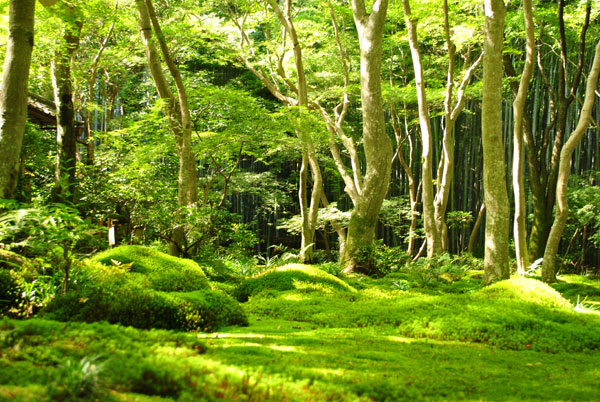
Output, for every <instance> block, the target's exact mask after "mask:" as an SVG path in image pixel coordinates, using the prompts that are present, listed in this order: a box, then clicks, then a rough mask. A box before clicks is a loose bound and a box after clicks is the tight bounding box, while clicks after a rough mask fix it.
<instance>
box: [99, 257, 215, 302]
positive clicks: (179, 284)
mask: <svg viewBox="0 0 600 402" xmlns="http://www.w3.org/2000/svg"><path fill="white" fill-rule="evenodd" d="M92 261H96V262H100V263H102V264H104V265H106V266H115V265H128V264H131V266H130V267H129V271H130V272H132V273H137V274H142V275H143V276H144V277H146V278H148V281H149V283H150V286H151V287H152V289H154V290H160V291H165V292H189V291H193V290H198V289H207V288H208V287H209V286H208V280H207V279H206V275H204V272H203V271H202V268H200V266H199V265H198V264H197V263H196V262H194V261H192V260H188V259H183V258H177V257H172V256H170V255H167V254H165V253H161V252H160V251H156V250H154V249H151V248H148V247H142V246H120V247H116V248H113V249H110V250H106V251H104V252H102V253H99V254H96V255H95V256H94V257H92Z"/></svg>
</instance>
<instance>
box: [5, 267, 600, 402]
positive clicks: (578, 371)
mask: <svg viewBox="0 0 600 402" xmlns="http://www.w3.org/2000/svg"><path fill="white" fill-rule="evenodd" d="M525 281H531V283H534V282H537V281H532V280H525ZM348 283H349V284H350V285H352V286H354V287H355V288H356V289H358V290H357V292H356V294H353V295H346V296H344V295H340V294H328V293H327V292H325V291H320V292H314V291H307V290H306V289H296V290H292V291H285V292H267V294H266V295H265V294H263V295H262V296H260V297H253V298H252V297H251V298H250V301H249V302H248V303H245V309H246V311H247V312H248V314H249V322H250V325H249V326H247V327H227V328H221V329H220V330H219V332H215V333H183V332H175V331H164V330H150V331H146V330H138V329H134V328H131V327H122V326H119V325H110V324H107V323H104V322H102V323H92V324H85V323H75V322H67V323H63V322H57V321H51V320H44V319H37V318H36V319H30V320H20V321H17V320H8V319H4V320H3V321H0V400H2V401H4V400H10V401H15V400H16V401H44V400H47V401H60V400H63V401H69V400H70V401H77V400H97V401H105V400H106V401H166V400H179V401H197V400H219V399H225V400H240V401H246V400H251V401H266V400H277V401H279V400H282V401H296V400H298V401H326V400H329V401H354V400H356V401H362V400H364V401H371V400H376V401H398V400H407V401H409V400H410V401H413V400H502V401H504V400H515V401H517V400H518V401H523V400H552V401H555V400H577V401H593V400H598V398H599V397H600V382H599V381H598V379H599V378H600V364H599V362H600V350H598V349H597V347H596V346H595V345H597V339H596V338H598V337H599V336H600V335H599V334H598V332H599V331H598V330H599V329H600V314H598V312H597V311H594V309H593V304H587V307H592V309H591V310H588V311H587V312H583V313H580V312H570V311H567V310H565V309H564V308H563V307H561V306H557V305H555V304H553V303H562V302H560V301H558V298H557V297H556V294H552V292H550V293H548V294H547V295H544V294H542V295H540V293H543V292H544V291H545V290H544V289H542V288H535V289H530V291H531V292H532V293H536V294H538V295H539V297H540V298H541V302H537V301H536V302H533V301H532V299H530V298H529V296H531V295H528V291H529V290H527V289H525V290H523V289H524V288H523V283H519V286H520V288H519V291H518V292H516V293H515V292H512V290H511V288H510V286H508V287H507V286H504V287H502V286H500V287H495V288H492V287H488V288H484V290H474V291H470V292H466V293H460V294H450V293H444V292H437V291H431V289H430V290H429V291H425V292H424V291H423V289H416V288H415V289H412V290H410V289H409V290H399V289H397V287H398V285H397V284H398V279H397V278H396V279H389V278H387V279H386V278H384V279H379V280H374V279H369V278H358V279H354V280H351V281H349V282H348ZM524 283H526V284H529V285H531V283H530V282H524ZM391 285H393V286H392V287H390V286H391ZM511 286H512V285H511ZM532 286H537V285H532ZM541 286H544V287H545V288H547V287H546V285H541ZM555 287H556V288H557V289H559V290H560V291H562V292H563V293H564V295H565V296H566V297H567V298H570V299H571V300H573V298H576V296H575V294H579V295H580V297H581V294H583V296H587V301H588V302H592V303H593V302H594V301H600V280H597V279H596V280H589V279H585V278H584V279H581V277H577V276H568V277H563V278H562V280H561V281H560V282H559V284H558V285H556V286H555ZM548 289H549V288H548ZM550 291H551V289H550ZM521 296H522V297H521ZM560 299H562V298H560ZM486 300H490V303H489V304H486V303H487V302H486ZM562 300H563V301H564V299H562ZM513 302H514V303H513ZM478 317H479V318H478ZM515 317H516V318H515ZM553 339H554V340H555V341H556V342H554V341H553Z"/></svg>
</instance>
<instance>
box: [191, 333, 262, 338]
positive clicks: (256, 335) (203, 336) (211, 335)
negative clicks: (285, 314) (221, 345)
mask: <svg viewBox="0 0 600 402" xmlns="http://www.w3.org/2000/svg"><path fill="white" fill-rule="evenodd" d="M197 336H198V338H213V339H216V338H264V337H265V336H264V335H263V334H233V333H231V334H227V333H222V332H215V333H208V334H198V335H197Z"/></svg>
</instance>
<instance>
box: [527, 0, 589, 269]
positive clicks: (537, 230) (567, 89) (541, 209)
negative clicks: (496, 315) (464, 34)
mask: <svg viewBox="0 0 600 402" xmlns="http://www.w3.org/2000/svg"><path fill="white" fill-rule="evenodd" d="M557 3H558V12H557V14H558V28H559V40H560V62H559V63H558V80H557V84H556V90H555V89H554V88H553V87H552V85H551V84H550V80H549V79H548V77H547V76H546V74H545V72H544V69H543V67H542V63H541V58H540V57H538V65H539V70H540V72H541V75H542V79H543V81H544V84H545V86H546V89H547V92H548V94H549V95H550V114H551V121H550V124H549V126H548V127H547V128H546V130H545V131H544V134H543V136H544V138H547V136H548V134H549V132H550V130H552V129H553V128H554V130H555V134H554V141H553V144H552V156H551V159H550V165H549V166H548V167H546V165H547V164H546V161H545V158H546V146H547V141H545V140H542V149H541V150H540V152H536V151H537V150H535V149H534V147H533V146H529V145H528V153H527V157H528V158H529V159H532V158H539V160H536V161H530V162H529V164H530V166H535V165H537V166H538V167H539V172H540V174H539V178H540V183H541V184H542V190H541V191H539V190H538V189H536V185H537V184H536V183H535V180H532V183H533V184H532V190H533V191H532V193H533V201H534V203H533V207H534V211H533V216H534V220H533V225H532V229H531V236H530V239H529V253H530V254H531V256H532V258H533V259H538V258H540V257H542V255H543V254H544V255H545V251H544V249H545V247H546V244H547V241H548V236H549V233H550V229H551V225H552V222H553V213H554V204H555V202H556V186H557V180H558V170H559V160H560V153H561V150H562V147H563V143H564V138H565V133H566V130H567V114H568V110H569V107H570V105H571V103H572V102H573V100H574V99H575V92H576V91H577V88H578V87H579V83H580V81H581V77H582V73H583V67H584V56H585V48H586V46H585V38H586V33H587V30H588V27H589V22H590V14H591V2H588V3H587V5H586V10H585V17H584V22H583V26H582V29H581V33H580V35H579V60H578V63H577V64H575V65H576V70H575V72H574V74H572V81H571V82H570V83H569V82H568V77H567V66H568V65H569V61H568V52H567V37H566V32H565V21H564V7H565V1H564V0H558V2H557ZM552 52H554V49H552ZM532 178H533V177H532Z"/></svg>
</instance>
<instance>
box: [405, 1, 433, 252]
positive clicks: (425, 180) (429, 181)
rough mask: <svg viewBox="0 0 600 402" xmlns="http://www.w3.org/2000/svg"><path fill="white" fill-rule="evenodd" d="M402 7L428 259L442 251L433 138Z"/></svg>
mask: <svg viewBox="0 0 600 402" xmlns="http://www.w3.org/2000/svg"><path fill="white" fill-rule="evenodd" d="M402 6H403V7H404V20H405V21H406V26H407V28H408V42H409V44H410V52H411V55H412V62H413V68H414V71H415V85H416V87H417V99H418V103H419V123H420V126H421V140H422V145H423V148H422V154H421V162H422V167H421V169H422V176H423V177H422V180H421V185H422V186H423V194H422V199H423V223H424V226H425V237H426V238H427V258H431V257H433V256H434V255H436V254H439V253H441V252H442V240H441V236H440V231H439V227H438V225H436V220H435V207H434V205H433V202H434V197H435V193H434V190H433V158H432V155H431V153H432V148H433V147H432V136H431V122H430V119H429V105H428V104H427V97H426V94H425V81H424V79H423V66H422V63H421V53H420V51H419V42H418V40H417V28H416V27H415V24H414V22H413V20H412V17H411V11H410V4H409V1H408V0H402Z"/></svg>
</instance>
